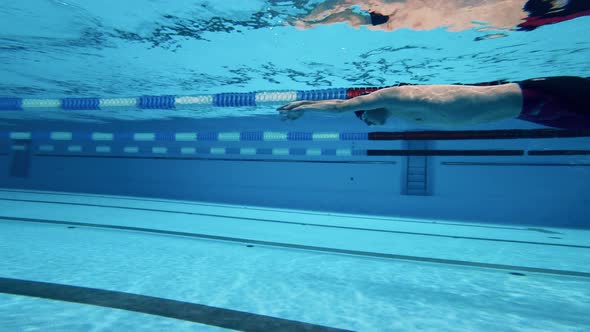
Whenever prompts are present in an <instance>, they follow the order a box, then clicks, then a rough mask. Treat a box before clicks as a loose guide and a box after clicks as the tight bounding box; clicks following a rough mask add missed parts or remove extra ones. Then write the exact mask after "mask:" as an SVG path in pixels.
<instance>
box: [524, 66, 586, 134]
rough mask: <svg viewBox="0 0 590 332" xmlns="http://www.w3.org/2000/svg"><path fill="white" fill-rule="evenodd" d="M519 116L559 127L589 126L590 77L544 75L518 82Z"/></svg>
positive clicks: (581, 127)
mask: <svg viewBox="0 0 590 332" xmlns="http://www.w3.org/2000/svg"><path fill="white" fill-rule="evenodd" d="M518 84H519V85H520V88H521V89H522V96H523V105H522V111H521V113H520V115H519V116H518V118H519V119H521V120H526V121H529V122H534V123H537V124H541V125H544V126H549V127H555V128H562V129H590V102H589V101H590V78H583V77H568V76H559V77H547V78H536V79H530V80H526V81H522V82H520V83H518Z"/></svg>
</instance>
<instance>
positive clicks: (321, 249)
mask: <svg viewBox="0 0 590 332" xmlns="http://www.w3.org/2000/svg"><path fill="white" fill-rule="evenodd" d="M0 219H6V220H8V221H24V222H33V223H41V224H53V225H68V226H81V227H92V228H103V229H116V230H124V231H133V232H144V233H151V234H164V235H172V236H183V237H190V238H198V239H207V240H215V241H225V242H233V243H240V244H257V245H261V246H268V247H275V248H288V249H298V250H306V251H315V252H325V253H330V254H342V255H352V256H360V257H371V258H384V259H393V260H404V261H414V262H424V263H436V264H445V265H458V266H469V267H479V268H486V269H495V270H506V271H525V272H533V273H543V274H551V275H562V276H574V277H585V278H590V273H588V272H579V271H568V270H554V269H545V268H536V267H526V266H517V265H505V264H494V263H479V262H470V261H460V260H455V259H444V258H431V257H420V256H409V255H396V254H385V253H378V252H369V251H359V250H348V249H336V248H327V247H316V246H307V245H301V244H292V243H282V242H271V241H261V240H251V239H244V238H236V237H228V236H218V235H209V234H199V233H188V232H176V231H167V230H159V229H150V228H141V227H130V226H115V225H101V224H92V223H81V222H70V221H59V220H43V219H32V218H5V217H0Z"/></svg>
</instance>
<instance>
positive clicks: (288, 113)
mask: <svg viewBox="0 0 590 332" xmlns="http://www.w3.org/2000/svg"><path fill="white" fill-rule="evenodd" d="M345 102H346V100H320V101H313V100H303V101H294V102H292V103H289V104H287V105H284V106H281V107H279V108H278V109H277V110H278V111H279V112H280V114H281V120H283V121H285V120H297V119H299V118H300V117H302V116H303V113H305V112H308V111H317V112H335V113H338V112H342V111H343V107H342V105H343V104H344V103H345Z"/></svg>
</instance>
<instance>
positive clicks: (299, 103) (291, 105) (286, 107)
mask: <svg viewBox="0 0 590 332" xmlns="http://www.w3.org/2000/svg"><path fill="white" fill-rule="evenodd" d="M312 103H316V101H313V100H303V101H294V102H291V103H288V104H287V105H283V106H281V107H279V108H277V110H278V111H290V110H292V109H294V108H296V107H299V106H302V105H306V104H312Z"/></svg>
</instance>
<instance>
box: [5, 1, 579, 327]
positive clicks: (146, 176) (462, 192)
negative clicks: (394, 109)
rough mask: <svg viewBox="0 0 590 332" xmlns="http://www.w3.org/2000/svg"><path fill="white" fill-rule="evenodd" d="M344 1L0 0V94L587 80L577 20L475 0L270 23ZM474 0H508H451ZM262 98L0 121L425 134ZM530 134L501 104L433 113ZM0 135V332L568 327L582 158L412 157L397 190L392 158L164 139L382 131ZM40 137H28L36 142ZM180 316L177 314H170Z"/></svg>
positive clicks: (444, 145)
mask: <svg viewBox="0 0 590 332" xmlns="http://www.w3.org/2000/svg"><path fill="white" fill-rule="evenodd" d="M523 2H524V1H523ZM367 3H371V4H373V3H375V4H377V2H376V1H370V2H358V3H355V2H350V1H325V2H324V1H254V0H253V1H248V2H244V1H223V3H221V2H209V1H175V2H174V3H165V2H162V1H147V0H143V1H140V0H133V1H126V2H124V3H121V2H120V1H119V2H117V1H101V2H91V1H78V0H72V1H69V0H68V1H62V0H59V1H58V0H51V1H50V0H45V1H35V2H27V3H22V2H19V1H12V0H7V1H4V2H3V3H2V5H1V6H0V73H1V75H0V91H1V92H0V97H21V98H67V97H100V98H117V97H135V96H141V95H200V94H216V93H224V92H254V91H284V90H286V91H291V90H314V89H326V88H336V87H343V88H349V87H363V86H385V85H393V84H396V83H399V82H409V83H416V84H450V83H459V82H460V83H476V82H482V81H494V80H509V81H514V80H522V79H528V78H534V77H545V76H557V75H571V76H584V77H587V76H590V75H589V74H588V60H587V59H588V58H589V55H590V39H588V37H587V35H586V31H587V30H588V27H590V19H589V18H588V16H583V17H579V18H576V19H573V20H567V21H564V22H560V23H558V24H552V25H545V26H542V27H540V28H538V29H535V30H533V31H518V30H517V29H510V28H506V27H505V26H497V25H493V24H491V23H490V24H486V23H485V22H479V21H482V20H484V18H490V17H491V16H490V15H487V14H489V13H485V12H484V13H483V14H482V12H481V11H478V10H477V6H475V7H473V8H472V10H465V11H461V13H469V14H473V15H474V16H475V17H469V16H465V15H464V14H461V15H455V14H456V13H455V14H453V13H452V12H451V13H450V14H449V15H448V16H449V17H450V18H452V19H454V20H455V21H454V23H455V24H454V25H450V26H449V24H448V22H447V21H443V20H440V21H437V19H436V18H434V19H433V20H430V21H429V23H431V25H427V24H426V23H427V22H426V21H424V20H421V16H420V15H421V13H423V12H424V11H423V10H422V11H420V10H414V11H407V13H408V16H409V17H410V18H412V17H415V18H416V20H415V21H412V20H410V18H408V22H410V23H408V26H407V27H405V28H403V27H402V28H401V29H394V30H393V31H381V30H378V29H377V28H375V27H361V28H358V27H352V26H350V25H349V24H346V23H341V24H333V25H320V26H316V27H313V28H310V29H301V28H296V27H294V26H293V25H297V23H296V22H298V20H301V19H302V18H304V17H306V16H307V17H309V15H312V14H314V13H316V12H317V11H318V8H323V7H322V6H327V7H328V8H332V9H334V8H340V7H338V6H341V7H342V6H343V8H348V7H350V6H354V5H357V6H358V8H356V9H355V10H360V9H365V10H366V8H364V7H363V6H366V4H367ZM384 3H390V2H384ZM407 3H413V2H411V1H408V2H407ZM450 3H452V2H443V3H442V4H446V5H448V4H450ZM482 3H483V4H488V5H490V4H491V5H498V6H501V5H507V4H514V3H518V1H479V2H478V1H475V2H473V4H475V5H477V4H482ZM390 4H391V3H390ZM442 4H440V3H439V4H438V5H437V6H442ZM446 5H445V6H446ZM521 5H522V4H521ZM433 6H434V5H433ZM438 8H439V11H442V10H444V9H445V8H446V7H438ZM486 8H487V7H486ZM490 8H492V7H490ZM406 9H409V7H408V8H406ZM504 13H506V12H504ZM412 15H413V16H412ZM435 17H436V16H435ZM501 17H504V16H503V15H498V18H501ZM492 18H493V17H492ZM399 20H400V22H401V18H399ZM471 21H473V22H471ZM411 22H423V23H424V25H423V26H422V28H420V26H416V25H415V24H411ZM400 24H401V23H400ZM402 25H403V24H402ZM426 26H427V27H429V28H424V27H426ZM430 27H432V28H430ZM279 105H280V104H276V105H275V104H269V105H264V106H257V107H209V106H207V107H206V106H191V107H178V108H177V109H175V110H138V109H135V108H122V109H117V110H108V111H56V110H47V109H40V110H33V111H30V110H27V111H23V112H11V111H2V112H1V113H0V131H1V132H12V133H16V132H18V133H22V132H30V133H37V132H43V131H50V132H71V133H80V132H82V133H92V132H101V133H104V132H107V133H154V132H172V133H175V132H176V133H182V132H195V131H196V132H223V133H236V132H237V133H239V132H246V131H264V132H302V131H303V132H316V133H326V132H329V133H334V132H336V133H338V132H355V133H366V132H371V131H386V132H402V131H415V130H430V129H433V128H431V127H427V126H416V125H415V124H408V123H404V122H402V121H390V122H388V123H387V124H386V125H384V126H381V127H367V126H366V125H365V124H364V123H362V122H360V121H358V120H357V119H356V118H355V117H354V116H353V115H350V114H345V115H339V116H334V115H322V114H306V115H305V116H304V117H303V118H302V119H300V120H297V121H295V122H282V121H280V120H279V116H278V114H277V112H276V110H275V109H276V107H277V106H279ZM539 128H543V127H542V126H540V125H536V124H532V123H527V122H524V121H520V120H505V121H500V122H495V123H490V124H483V125H477V126H469V127H462V128H457V130H480V131H481V130H507V129H525V130H528V129H539ZM1 143H2V144H1V145H0V187H1V188H4V189H2V190H0V211H2V212H1V213H0V228H1V231H0V265H1V268H0V299H1V301H0V327H2V329H3V330H10V331H13V330H18V331H21V330H22V331H32V330H44V331H45V330H57V331H89V330H90V331H118V330H142V331H143V330H147V331H161V330H174V331H176V330H179V331H182V330H199V331H201V330H203V331H209V330H211V331H215V330H223V329H224V328H227V329H237V330H248V331H250V330H258V331H271V330H273V331H274V330H276V331H278V330H280V331H298V330H304V329H308V330H321V329H326V328H334V329H344V330H355V331H400V330H401V331H414V330H423V331H491V330H494V331H586V330H588V329H590V321H589V320H588V318H587V315H586V313H587V312H588V311H589V310H590V302H589V301H588V298H590V297H589V295H590V294H589V290H590V287H589V286H590V284H589V280H590V279H589V278H590V269H589V268H588V266H590V265H589V264H588V263H589V259H588V257H589V256H588V250H589V248H590V243H589V240H588V239H589V238H590V237H589V234H590V233H589V231H588V229H589V227H588V226H589V223H588V216H589V215H590V208H589V206H590V204H589V203H590V191H589V190H588V188H587V184H588V183H590V168H589V167H590V166H589V165H590V158H588V155H584V154H572V155H557V156H551V155H547V156H533V155H527V154H525V155H524V156H480V157H473V156H447V157H444V156H434V157H428V158H427V163H428V195H426V196H416V195H406V194H405V186H406V179H405V178H404V175H403V174H404V172H405V169H406V167H407V165H408V164H409V163H410V162H411V160H410V158H408V157H387V156H381V157H375V156H373V157H371V156H366V155H365V156H349V157H346V156H336V155H335V156H305V155H304V156H282V155H280V154H279V155H277V154H274V155H265V156H257V155H254V156H247V157H244V156H232V155H216V154H209V155H207V156H204V157H199V158H187V157H186V155H183V154H182V153H180V152H178V151H180V150H178V149H180V148H183V147H192V148H195V149H198V148H204V147H206V148H228V149H231V148H258V149H261V148H264V149H292V148H307V149H309V148H314V149H411V144H412V143H411V142H410V143H408V142H405V141H330V140H328V141H313V142H310V141H289V142H282V141H279V142H233V141H216V142H197V143H193V144H192V145H187V144H186V143H179V142H174V141H157V142H153V141H144V142H139V143H137V144H135V145H134V146H137V147H138V149H139V150H140V151H139V152H138V153H136V154H133V158H128V156H129V153H124V152H121V151H123V150H122V149H124V148H125V147H128V146H129V144H128V143H127V142H124V143H118V142H113V143H104V144H103V143H100V144H99V143H96V142H91V141H75V140H74V141H69V140H65V141H63V140H55V141H53V142H45V141H36V140H33V141H32V142H28V143H26V144H30V145H27V146H26V150H22V151H21V150H18V149H15V148H14V146H16V145H19V144H25V143H22V142H10V141H9V140H6V139H3V140H2V141H1ZM49 144H50V145H51V146H52V147H53V150H52V151H48V150H47V151H46V150H43V149H42V146H47V145H49ZM73 146H76V147H77V148H76V149H73V148H72V147H73ZM98 146H108V147H109V149H108V152H104V151H106V150H102V151H103V152H99V150H96V148H97V147H98ZM588 146H590V140H589V139H588V138H554V139H513V140H460V141H445V140H431V141H428V142H427V144H426V147H427V149H429V150H437V149H438V150H445V149H447V150H457V149H459V150H460V149H479V150H505V149H507V150H510V149H513V150H523V151H532V150H538V151H543V150H588ZM153 148H156V149H160V150H153ZM177 150H178V151H177ZM23 151H25V152H26V151H31V153H30V154H27V153H25V152H23ZM155 151H158V152H155ZM27 282H35V283H36V284H28V283H27ZM31 285H35V286H31ZM80 287H85V288H80ZM52 292H53V293H52ZM101 292H102V293H101ZM97 294H99V295H97ZM138 295H139V296H149V297H150V298H141V300H139V302H140V303H144V304H145V305H144V306H141V305H138V304H137V302H133V299H134V298H133V296H138ZM170 300H175V301H181V302H171V301H170ZM96 301H103V302H100V303H97V302H96ZM142 301H143V302H142ZM126 305H127V306H126ZM212 308H213V309H215V310H218V311H211V309H212ZM191 310H193V311H191ZM185 312H189V313H192V314H189V315H188V317H187V316H178V315H179V313H185ZM175 315H176V316H175ZM248 315H249V316H248ZM228 322H229V323H228ZM232 322H233V323H232ZM227 324H229V325H227ZM231 324H233V325H231ZM272 324H278V325H272ZM306 324H307V325H306Z"/></svg>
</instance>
